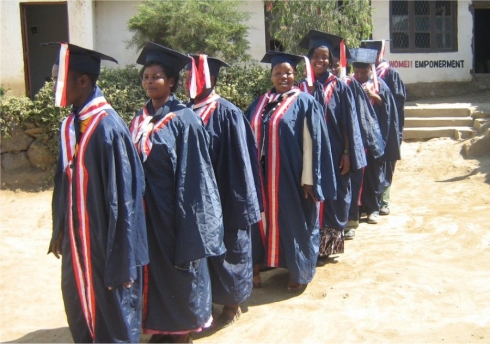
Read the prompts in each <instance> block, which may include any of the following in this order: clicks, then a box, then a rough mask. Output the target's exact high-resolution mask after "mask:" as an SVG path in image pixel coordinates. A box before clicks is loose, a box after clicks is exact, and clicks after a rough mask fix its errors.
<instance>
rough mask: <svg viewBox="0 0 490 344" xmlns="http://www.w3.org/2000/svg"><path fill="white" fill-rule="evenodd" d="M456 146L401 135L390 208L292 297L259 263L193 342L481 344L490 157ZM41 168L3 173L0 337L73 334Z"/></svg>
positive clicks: (489, 237) (487, 280)
mask: <svg viewBox="0 0 490 344" xmlns="http://www.w3.org/2000/svg"><path fill="white" fill-rule="evenodd" d="M463 143H464V142H458V141H454V140H451V139H432V140H430V141H427V142H409V143H404V144H403V145H402V156H403V160H402V161H400V162H399V164H398V165H397V170H396V173H395V177H394V185H393V187H392V195H391V201H392V205H391V209H392V212H391V214H390V215H389V216H385V217H382V218H381V221H380V223H379V224H378V225H369V224H367V223H365V222H364V223H361V225H360V227H359V229H358V230H357V234H356V238H355V240H352V241H348V242H346V245H345V253H344V254H342V255H339V256H336V257H334V258H332V259H331V260H330V262H329V263H328V264H327V265H325V266H323V267H320V268H318V269H317V273H316V275H315V278H314V279H313V281H312V282H311V283H310V284H309V285H308V287H307V289H306V290H305V291H304V292H303V293H302V294H301V295H291V294H290V293H287V292H286V291H285V286H286V282H287V280H288V274H287V271H286V270H284V269H277V270H271V271H267V272H264V273H263V274H262V281H263V288H261V289H255V290H254V291H253V293H252V296H251V298H250V299H249V300H248V301H247V302H246V303H245V304H244V305H243V310H244V314H243V315H242V317H241V319H240V320H239V321H238V323H236V324H234V325H233V326H231V327H228V328H226V329H223V330H221V331H219V332H216V333H201V334H198V335H196V336H195V337H194V338H195V339H194V340H195V341H196V342H202V343H231V342H238V343H256V342H263V343H278V342H292V343H295V342H296V343H299V342H302V343H315V342H316V343H320V342H344V343H345V342H390V343H394V342H403V343H420V342H429V343H448V342H449V343H451V342H458V343H469V342H471V343H472V342H475V343H488V342H490V263H489V262H490V231H489V228H490V155H488V156H487V157H484V158H479V159H465V158H463V157H462V156H461V154H460V151H461V147H462V144H463ZM47 175H48V174H47V173H38V174H32V173H31V174H29V173H26V174H25V175H17V176H15V177H18V178H20V177H22V178H24V180H25V179H26V178H27V177H31V180H30V181H28V182H27V184H22V183H18V184H15V180H17V179H15V178H14V177H12V176H10V178H11V179H10V182H7V183H5V182H4V183H5V184H3V187H2V190H1V191H0V202H1V210H0V219H1V229H0V233H1V237H2V251H1V253H0V268H1V281H0V297H1V300H0V302H1V310H0V321H1V325H0V341H2V342H71V341H72V339H71V336H70V333H69V330H68V327H67V323H66V318H65V314H64V309H63V303H62V299H61V292H60V261H58V260H57V259H56V258H55V257H54V256H52V255H49V256H48V255H47V254H46V252H47V248H48V241H49V238H50V234H51V213H50V202H51V194H52V191H51V190H49V189H48V190H47V191H37V186H38V185H37V184H33V183H34V181H35V180H37V181H39V180H41V181H42V183H44V180H46V179H45V178H46V176H47ZM7 177H8V176H3V180H6V179H8V178H7ZM9 188H10V190H9ZM12 188H13V189H14V190H11V189H12ZM214 310H215V312H216V313H218V312H219V310H220V309H219V308H218V307H215V309H214ZM141 341H142V342H146V341H148V336H143V337H142V339H141Z"/></svg>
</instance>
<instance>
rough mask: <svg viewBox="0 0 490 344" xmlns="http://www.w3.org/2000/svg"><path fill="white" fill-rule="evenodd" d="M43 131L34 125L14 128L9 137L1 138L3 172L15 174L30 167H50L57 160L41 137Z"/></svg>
mask: <svg viewBox="0 0 490 344" xmlns="http://www.w3.org/2000/svg"><path fill="white" fill-rule="evenodd" d="M42 133H43V129H41V128H39V127H37V126H36V125H35V124H34V123H28V124H27V125H25V128H21V127H14V128H12V129H11V130H10V133H9V135H8V136H7V137H5V136H4V135H3V134H2V136H1V143H0V153H1V165H2V172H15V171H17V170H21V169H26V168H30V167H48V166H51V165H52V164H54V163H55V161H56V158H55V157H53V156H52V155H51V153H50V152H49V150H48V149H47V148H46V144H45V141H44V139H43V138H42V137H41V135H42Z"/></svg>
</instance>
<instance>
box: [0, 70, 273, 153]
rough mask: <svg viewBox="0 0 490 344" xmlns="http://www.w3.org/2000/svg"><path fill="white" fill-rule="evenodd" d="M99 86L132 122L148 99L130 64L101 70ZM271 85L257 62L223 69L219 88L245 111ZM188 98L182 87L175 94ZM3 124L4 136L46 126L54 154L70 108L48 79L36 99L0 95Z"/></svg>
mask: <svg viewBox="0 0 490 344" xmlns="http://www.w3.org/2000/svg"><path fill="white" fill-rule="evenodd" d="M97 83H98V85H99V87H100V88H101V89H102V91H103V92H104V96H105V97H106V99H107V100H108V101H109V103H110V104H111V105H112V106H113V107H114V109H115V110H116V111H117V112H118V113H119V114H120V115H121V117H122V118H123V119H124V120H125V122H126V123H129V122H130V121H131V119H132V118H133V117H134V115H135V114H136V112H137V111H138V110H139V109H140V108H141V107H142V106H143V105H144V104H145V102H146V100H147V98H146V96H145V92H144V91H143V88H142V87H141V79H140V77H139V69H138V68H136V66H134V65H131V66H127V67H125V68H121V69H102V71H101V74H100V77H99V80H98V82H97ZM270 87H271V81H270V70H269V68H268V67H262V66H261V65H260V64H258V63H252V62H250V63H248V64H246V65H244V66H233V67H230V68H228V69H223V70H222V73H221V74H220V79H219V80H218V85H217V87H216V89H217V92H218V93H219V94H220V95H221V96H222V97H224V98H226V99H228V100H229V101H231V102H232V103H234V104H236V105H237V106H238V107H239V108H241V109H242V110H245V109H246V108H247V107H248V106H249V105H250V104H251V103H252V102H253V101H254V99H255V98H256V97H258V96H259V95H261V94H262V93H265V92H267V90H268V89H269V88H270ZM176 96H177V97H178V98H179V99H180V100H185V92H184V90H183V88H182V85H181V87H180V88H179V90H178V91H177V93H176ZM0 105H1V108H0V125H1V130H2V135H4V136H5V135H8V132H9V129H10V128H13V127H14V126H16V125H26V124H27V123H35V124H36V125H37V126H38V127H40V128H42V129H43V134H42V136H41V137H42V138H43V139H44V140H45V142H46V145H47V147H48V149H49V150H50V152H51V153H52V154H53V156H58V152H59V129H60V124H61V121H62V119H63V118H64V117H66V116H68V114H69V113H70V108H68V107H66V108H59V107H56V106H54V94H53V83H52V82H47V83H46V84H45V85H44V87H43V88H41V90H40V91H39V92H38V94H37V95H36V97H35V99H34V100H30V99H29V98H26V97H7V96H4V97H1V98H0Z"/></svg>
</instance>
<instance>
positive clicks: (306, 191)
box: [303, 185, 318, 202]
mask: <svg viewBox="0 0 490 344" xmlns="http://www.w3.org/2000/svg"><path fill="white" fill-rule="evenodd" d="M303 191H304V194H305V198H308V196H310V197H311V198H312V199H313V200H314V201H315V202H318V201H317V200H316V197H315V193H314V192H313V185H303Z"/></svg>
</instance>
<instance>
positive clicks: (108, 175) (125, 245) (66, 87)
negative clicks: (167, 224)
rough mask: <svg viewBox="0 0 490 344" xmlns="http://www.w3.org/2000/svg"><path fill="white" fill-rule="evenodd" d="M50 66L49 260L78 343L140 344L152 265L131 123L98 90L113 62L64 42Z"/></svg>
mask: <svg viewBox="0 0 490 344" xmlns="http://www.w3.org/2000/svg"><path fill="white" fill-rule="evenodd" d="M46 45H55V46H60V51H59V60H58V62H57V63H56V64H55V65H54V66H53V77H54V79H55V103H56V105H58V106H69V105H72V112H71V114H70V115H69V116H68V117H67V118H65V119H64V120H63V122H62V124H61V129H60V136H61V140H60V141H61V143H60V155H59V158H58V163H57V167H56V174H55V180H54V191H53V204H52V207H53V235H52V238H51V243H50V248H49V252H48V253H50V252H51V253H53V254H54V255H55V256H56V257H57V258H59V255H61V256H62V270H61V277H62V284H61V289H62V293H63V301H64V304H65V311H66V315H67V320H68V325H69V327H70V331H71V334H72V336H73V340H74V341H75V342H77V343H78V342H138V341H139V339H140V328H141V302H142V298H141V292H142V266H143V265H146V264H147V263H148V247H147V239H146V225H145V217H144V209H143V193H144V188H145V185H144V177H143V169H142V166H141V163H140V160H139V158H138V154H137V152H136V150H135V148H134V146H133V144H132V142H131V137H130V134H129V131H128V129H127V126H126V124H125V123H124V122H123V120H122V119H121V117H120V116H119V115H118V114H117V113H116V111H115V110H114V109H113V108H112V107H111V105H110V104H109V103H108V102H107V101H106V99H105V98H104V95H103V94H102V91H101V90H100V89H99V87H98V86H97V85H96V81H97V78H98V76H99V73H100V63H101V60H110V61H113V62H117V61H116V60H114V59H113V58H112V57H109V56H106V55H103V54H101V53H98V52H96V51H92V50H88V49H85V48H82V47H78V46H76V45H73V44H67V43H48V44H46Z"/></svg>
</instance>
